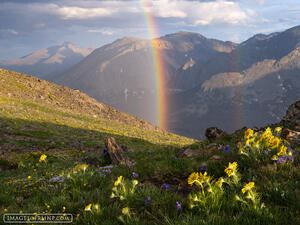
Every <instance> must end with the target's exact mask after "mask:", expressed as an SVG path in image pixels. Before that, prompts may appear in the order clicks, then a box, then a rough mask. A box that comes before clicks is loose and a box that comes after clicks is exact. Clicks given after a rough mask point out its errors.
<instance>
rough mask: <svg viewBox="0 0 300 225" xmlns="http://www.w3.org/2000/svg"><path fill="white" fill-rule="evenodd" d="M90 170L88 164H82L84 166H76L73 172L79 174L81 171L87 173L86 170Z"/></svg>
mask: <svg viewBox="0 0 300 225" xmlns="http://www.w3.org/2000/svg"><path fill="white" fill-rule="evenodd" d="M87 168H88V165H87V164H82V165H76V166H75V167H74V169H73V172H75V173H76V172H79V171H81V170H82V171H83V172H85V171H86V169H87Z"/></svg>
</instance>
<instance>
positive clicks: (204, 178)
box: [199, 171, 210, 183]
mask: <svg viewBox="0 0 300 225" xmlns="http://www.w3.org/2000/svg"><path fill="white" fill-rule="evenodd" d="M206 175H207V172H206V171H205V172H204V173H203V174H202V173H201V172H200V173H199V182H200V183H203V182H208V181H209V178H210V177H209V176H206Z"/></svg>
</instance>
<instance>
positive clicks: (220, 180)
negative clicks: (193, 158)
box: [216, 177, 224, 187]
mask: <svg viewBox="0 0 300 225" xmlns="http://www.w3.org/2000/svg"><path fill="white" fill-rule="evenodd" d="M223 182H224V179H223V177H220V178H219V179H218V181H217V182H216V184H217V185H218V186H219V187H222V184H223Z"/></svg>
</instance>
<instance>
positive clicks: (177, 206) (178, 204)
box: [176, 202, 182, 211]
mask: <svg viewBox="0 0 300 225" xmlns="http://www.w3.org/2000/svg"><path fill="white" fill-rule="evenodd" d="M176 209H177V211H182V204H181V203H180V202H176Z"/></svg>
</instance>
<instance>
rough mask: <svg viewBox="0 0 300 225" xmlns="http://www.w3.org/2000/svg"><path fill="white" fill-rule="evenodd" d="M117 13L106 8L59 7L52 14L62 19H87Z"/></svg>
mask: <svg viewBox="0 0 300 225" xmlns="http://www.w3.org/2000/svg"><path fill="white" fill-rule="evenodd" d="M115 12H117V10H116V9H107V8H80V7H60V8H58V9H57V10H55V11H54V13H57V14H59V15H60V16H62V18H63V19H89V18H99V17H107V16H111V15H112V14H113V13H115Z"/></svg>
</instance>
